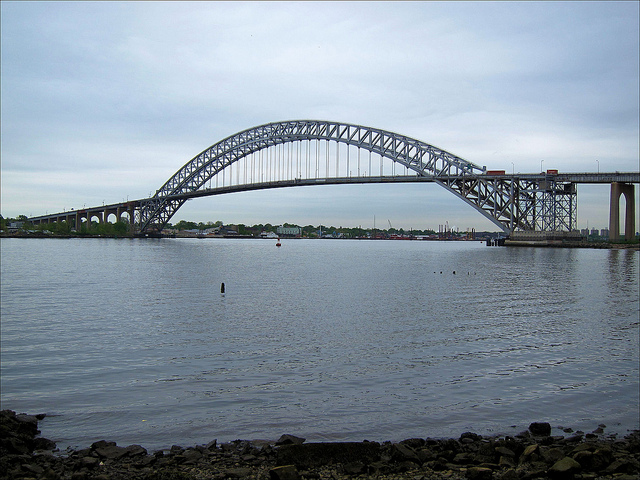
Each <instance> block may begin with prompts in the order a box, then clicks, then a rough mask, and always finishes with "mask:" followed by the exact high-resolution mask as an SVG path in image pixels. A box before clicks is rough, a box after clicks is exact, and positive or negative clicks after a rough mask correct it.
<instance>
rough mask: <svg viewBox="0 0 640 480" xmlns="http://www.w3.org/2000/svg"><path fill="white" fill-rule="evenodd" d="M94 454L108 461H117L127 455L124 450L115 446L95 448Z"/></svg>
mask: <svg viewBox="0 0 640 480" xmlns="http://www.w3.org/2000/svg"><path fill="white" fill-rule="evenodd" d="M95 452H96V453H97V454H98V455H99V456H100V457H102V458H105V459H109V460H118V459H120V458H122V457H124V456H126V455H127V454H128V453H129V452H128V451H127V449H126V448H124V447H118V446H117V445H108V446H106V447H100V448H96V449H95Z"/></svg>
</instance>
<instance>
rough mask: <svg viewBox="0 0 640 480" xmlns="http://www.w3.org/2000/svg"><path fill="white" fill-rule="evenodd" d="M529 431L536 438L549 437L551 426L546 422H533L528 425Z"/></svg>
mask: <svg viewBox="0 0 640 480" xmlns="http://www.w3.org/2000/svg"><path fill="white" fill-rule="evenodd" d="M529 431H530V432H531V435H534V436H536V437H548V436H549V435H551V425H550V424H549V423H547V422H533V423H532V424H531V425H529Z"/></svg>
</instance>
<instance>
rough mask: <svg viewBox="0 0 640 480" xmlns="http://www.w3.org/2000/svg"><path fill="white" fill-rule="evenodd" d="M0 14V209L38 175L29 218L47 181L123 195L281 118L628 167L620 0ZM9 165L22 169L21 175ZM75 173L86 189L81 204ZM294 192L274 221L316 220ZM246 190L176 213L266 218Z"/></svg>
mask: <svg viewBox="0 0 640 480" xmlns="http://www.w3.org/2000/svg"><path fill="white" fill-rule="evenodd" d="M0 8H1V9H2V12H1V13H2V39H1V40H2V107H1V108H2V127H1V128H2V132H1V133H2V187H3V188H2V214H3V215H4V216H14V215H18V214H21V213H24V212H23V211H22V208H24V204H23V201H24V195H22V196H21V195H19V192H21V191H22V192H24V191H26V190H27V189H29V188H31V187H30V186H29V185H30V183H29V180H28V178H33V179H35V178H36V177H37V178H38V181H37V183H38V187H37V188H35V190H33V191H29V194H30V195H34V196H35V197H36V198H37V199H38V202H39V204H40V205H41V208H42V209H43V210H49V211H53V210H56V209H59V208H61V207H63V206H64V205H60V206H57V205H58V203H57V202H58V201H59V200H60V193H59V191H58V190H59V189H60V188H63V189H64V190H65V192H66V194H65V198H64V199H65V202H64V203H65V205H66V204H67V201H66V200H67V198H68V203H69V204H71V203H73V204H75V205H82V204H84V203H86V202H89V201H91V200H93V199H95V198H99V197H107V201H108V202H110V201H119V200H120V199H121V197H122V196H123V195H124V196H127V195H129V196H130V198H131V197H135V198H137V197H141V196H146V195H147V194H148V193H149V191H155V189H157V188H158V187H159V186H160V185H161V184H162V183H164V181H165V180H166V179H167V178H169V177H170V176H171V175H172V174H173V172H175V171H176V170H178V169H179V168H180V167H181V166H182V165H183V164H184V163H185V162H187V161H188V160H189V159H190V158H192V157H193V156H195V155H196V154H197V153H199V152H200V151H202V150H204V149H205V148H207V147H208V146H210V145H212V144H213V143H215V142H217V141H219V140H221V139H223V138H225V137H227V136H229V135H232V134H234V133H236V132H238V131H241V130H244V129H246V128H250V127H252V126H255V125H260V124H263V123H268V122H272V121H279V120H290V119H299V118H311V119H314V118H317V119H327V120H337V121H344V122H351V123H357V124H362V125H367V126H373V127H378V128H383V129H387V130H391V131H395V132H398V133H402V134H406V135H408V136H411V137H414V138H418V139H420V140H422V141H425V142H427V143H431V144H434V145H436V146H438V147H440V148H443V149H445V150H447V151H450V152H452V153H454V154H456V155H459V156H462V157H463V158H466V159H468V160H470V161H472V162H474V163H477V164H480V165H487V166H490V167H494V168H504V169H505V170H508V171H510V170H511V169H513V170H515V171H522V172H525V171H538V169H539V168H540V162H541V161H543V165H544V166H545V167H548V168H554V167H555V168H558V169H560V170H563V171H585V170H587V171H588V170H591V171H594V170H595V168H596V162H595V160H596V159H597V160H598V161H599V162H600V167H601V169H602V171H604V170H606V169H611V170H620V171H622V170H635V171H637V169H638V157H639V154H640V153H639V150H638V144H639V141H638V131H639V130H640V125H639V122H638V118H639V116H640V114H639V107H638V104H639V98H638V91H639V90H640V88H639V84H638V69H639V66H638V58H639V57H640V54H639V51H638V42H637V38H638V36H639V29H638V23H639V22H638V15H639V12H638V4H637V3H636V2H575V3H571V2H567V3H565V2H563V3H560V2H474V3H471V2H459V3H458V2H2V4H1V5H0ZM512 163H513V165H512ZM26 170H28V171H29V172H31V177H24V176H22V175H20V172H24V171H26ZM70 172H73V175H71V174H70ZM78 172H81V173H78ZM77 174H80V175H82V176H83V178H82V181H80V182H78V181H77V180H78V179H77V178H75V177H74V176H75V175H77ZM47 179H50V183H49V184H47ZM51 179H55V182H54V181H52V180H51ZM102 179H104V180H102ZM85 181H86V182H89V183H91V184H92V185H93V188H91V189H89V190H90V193H91V195H89V196H88V197H87V191H86V189H85V186H84V183H83V182H85ZM16 182H17V183H16ZM47 185H48V186H47ZM413 187H424V186H423V185H420V186H415V185H414V186H410V185H404V186H403V188H406V189H407V190H404V191H406V192H407V197H411V196H412V195H414V194H416V192H418V191H419V190H412V189H413ZM332 188H333V187H332ZM336 188H338V187H336ZM344 188H345V190H346V191H349V192H351V191H352V190H351V189H352V188H353V189H355V190H353V191H354V192H355V191H358V192H359V191H360V190H358V188H359V187H353V186H350V187H344ZM293 190H294V191H295V190H297V189H293ZM300 190H301V191H302V193H299V194H298V193H296V194H295V198H296V205H298V206H299V208H297V209H296V208H294V207H293V206H292V205H291V203H290V202H287V201H286V200H283V201H282V202H283V203H285V204H286V203H288V208H289V212H290V214H291V216H292V217H293V216H296V217H297V216H299V217H300V218H310V217H311V213H310V214H309V215H307V214H306V213H305V212H313V213H315V212H316V211H317V212H318V213H319V211H318V210H315V209H316V207H315V206H314V205H316V203H317V199H318V198H321V199H322V201H323V202H330V198H326V197H324V195H323V194H321V193H320V192H318V191H317V190H316V189H300ZM362 192H366V193H363V195H365V196H366V197H367V198H368V197H371V198H375V197H376V196H384V195H387V202H386V203H385V204H389V205H391V204H393V202H402V201H403V199H399V198H397V197H395V196H393V195H391V193H390V192H391V190H387V189H386V188H385V187H384V186H378V189H376V188H375V187H372V188H371V189H364V190H362ZM373 192H376V195H374V193H373ZM252 195H258V194H257V193H253V194H249V193H247V194H242V195H230V196H229V199H226V200H224V202H222V200H221V199H218V200H216V201H215V202H214V201H213V200H211V199H208V200H205V199H200V200H197V201H195V200H194V201H193V202H188V205H187V206H185V207H183V208H182V209H181V210H180V211H179V212H178V217H180V218H182V217H183V216H184V217H185V218H186V217H187V216H192V218H188V219H193V220H202V219H203V218H199V217H197V216H198V215H206V214H207V211H208V208H209V205H213V204H215V205H218V204H222V203H224V204H225V205H226V207H225V208H227V211H229V212H234V213H237V214H238V215H241V214H242V215H243V218H247V219H248V220H247V222H250V221H251V220H249V219H250V218H254V220H255V221H256V222H259V221H261V219H260V218H259V217H258V215H265V214H266V213H265V212H262V211H258V210H253V207H254V206H255V204H254V203H253V202H252V199H253V198H254V197H253V196H252ZM264 195H266V196H267V197H265V198H269V199H270V201H271V202H273V203H274V204H277V203H279V200H278V199H280V198H281V199H290V198H291V197H290V195H291V193H290V192H288V191H285V190H278V191H273V192H264ZM447 195H448V194H447V193H446V192H444V191H442V192H440V191H438V193H437V194H436V195H434V197H433V198H430V199H429V202H432V203H431V205H433V208H442V209H444V210H443V211H442V216H443V217H447V216H449V213H451V214H454V213H455V215H461V216H462V215H466V213H463V212H465V211H466V210H465V209H469V210H470V212H471V214H470V217H469V224H470V226H473V225H472V224H473V222H474V220H473V219H474V218H475V219H477V221H478V222H479V223H478V225H479V224H481V223H482V224H483V225H484V222H485V219H484V218H483V217H482V216H481V215H479V214H477V213H476V212H475V211H474V210H473V209H471V207H468V206H467V205H463V206H462V207H463V208H462V209H461V210H456V207H454V206H452V204H450V203H446V202H445V203H442V204H440V203H438V202H439V199H440V198H447ZM589 195H590V194H587V195H586V197H588V196H589ZM586 197H585V204H588V203H589V202H587V200H588V199H587V198H586ZM335 198H336V200H335V206H334V207H332V208H326V209H325V210H324V211H325V212H332V213H331V214H329V213H326V215H333V216H335V218H340V219H344V223H349V222H348V219H349V218H352V221H353V222H354V223H357V222H358V219H359V218H361V217H371V216H372V215H371V214H370V212H367V211H366V209H365V207H366V201H365V202H363V203H364V204H365V205H364V206H362V207H359V208H361V210H359V211H356V207H353V208H351V207H350V206H345V205H347V204H346V203H343V204H340V203H339V202H347V200H346V199H344V198H343V197H341V196H340V195H336V196H335ZM582 198H583V197H582V195H581V197H580V199H581V200H580V201H581V202H582ZM100 201H102V198H101V199H100ZM451 201H453V202H454V203H453V205H455V202H459V200H458V199H455V198H453V197H452V198H451ZM209 202H214V203H209ZM230 202H231V203H230ZM591 203H593V202H591ZM352 204H353V205H357V204H358V202H357V201H355V200H354V201H353V202H352ZM192 205H193V206H192ZM196 205H202V208H201V209H199V208H197V207H196ZM349 205H351V204H349ZM362 209H364V210H362ZM298 210H299V211H298ZM638 210H639V211H640V209H638ZM252 211H255V212H256V213H255V216H254V217H252V216H251V214H250V213H247V212H252ZM394 211H395V212H396V215H399V212H402V216H403V217H405V216H406V217H407V220H406V221H407V222H408V223H412V222H411V221H410V219H409V218H410V217H409V213H408V212H410V211H415V209H410V208H405V207H404V206H403V204H402V203H396V208H395V210H394ZM243 212H244V213H243ZM594 212H595V210H594ZM33 213H37V212H33ZM349 215H351V217H349ZM415 215H416V216H415V218H416V219H419V218H420V217H419V215H418V214H415ZM585 215H589V213H588V212H587V213H585ZM193 217H196V218H193ZM605 217H606V215H604V214H602V213H601V212H598V213H597V215H596V218H597V219H594V220H593V221H594V222H599V223H602V224H604V223H606V218H605ZM464 218H465V219H466V218H467V217H466V216H465V217H464ZM227 221H234V220H233V219H229V220H227ZM237 221H240V220H237ZM283 221H289V220H288V219H286V218H285V219H283ZM318 221H321V220H320V219H319V220H318ZM323 221H325V222H329V221H330V219H326V220H323ZM403 221H404V220H403ZM416 222H417V220H416ZM311 223H312V222H311ZM336 223H337V222H336ZM459 223H463V222H462V221H461V222H459ZM408 226H409V225H406V227H408Z"/></svg>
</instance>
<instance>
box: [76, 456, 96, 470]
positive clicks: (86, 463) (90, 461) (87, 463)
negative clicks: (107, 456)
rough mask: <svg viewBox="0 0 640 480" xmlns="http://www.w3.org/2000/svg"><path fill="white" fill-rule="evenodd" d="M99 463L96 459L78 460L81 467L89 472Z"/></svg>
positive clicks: (84, 458)
mask: <svg viewBox="0 0 640 480" xmlns="http://www.w3.org/2000/svg"><path fill="white" fill-rule="evenodd" d="M99 463H100V459H98V458H96V457H82V458H81V459H80V465H81V467H84V468H88V469H90V470H91V469H93V468H95V467H97V466H98V464H99Z"/></svg>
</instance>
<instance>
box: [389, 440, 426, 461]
mask: <svg viewBox="0 0 640 480" xmlns="http://www.w3.org/2000/svg"><path fill="white" fill-rule="evenodd" d="M391 458H392V459H394V460H396V461H409V462H414V463H417V464H420V463H421V462H420V459H419V458H418V454H417V453H416V451H415V450H414V449H413V448H411V447H409V446H407V445H405V444H402V443H395V444H394V445H393V453H392V455H391Z"/></svg>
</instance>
